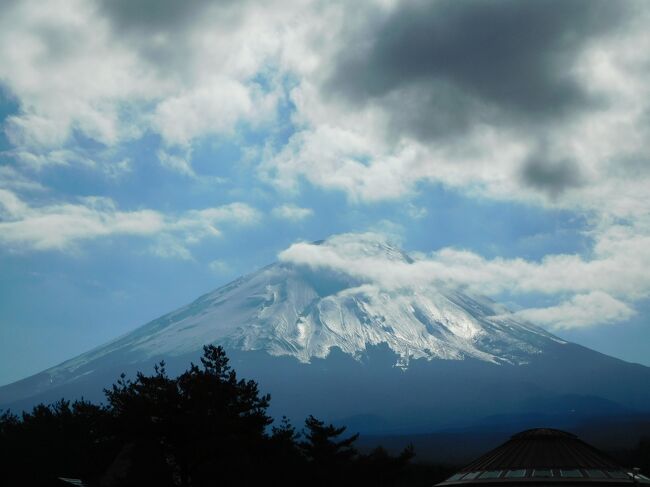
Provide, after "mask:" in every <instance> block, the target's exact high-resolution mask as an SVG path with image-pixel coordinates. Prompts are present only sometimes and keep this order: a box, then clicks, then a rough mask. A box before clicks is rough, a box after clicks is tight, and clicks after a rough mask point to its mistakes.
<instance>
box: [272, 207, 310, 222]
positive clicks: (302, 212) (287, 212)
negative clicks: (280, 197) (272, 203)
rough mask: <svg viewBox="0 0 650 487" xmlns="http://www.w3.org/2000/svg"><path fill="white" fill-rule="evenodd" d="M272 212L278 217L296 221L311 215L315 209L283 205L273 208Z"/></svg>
mask: <svg viewBox="0 0 650 487" xmlns="http://www.w3.org/2000/svg"><path fill="white" fill-rule="evenodd" d="M271 214H272V215H273V216H274V217H276V218H282V219H284V220H290V221H294V222H295V221H300V220H304V219H305V218H309V217H311V216H312V215H313V214H314V210H312V209H311V208H301V207H299V206H296V205H281V206H277V207H275V208H273V210H272V211H271Z"/></svg>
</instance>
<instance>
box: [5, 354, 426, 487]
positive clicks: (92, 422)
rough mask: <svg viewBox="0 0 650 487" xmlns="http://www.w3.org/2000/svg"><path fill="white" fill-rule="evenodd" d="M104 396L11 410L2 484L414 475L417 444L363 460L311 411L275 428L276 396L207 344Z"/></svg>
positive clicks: (399, 478) (401, 478)
mask: <svg viewBox="0 0 650 487" xmlns="http://www.w3.org/2000/svg"><path fill="white" fill-rule="evenodd" d="M105 394H106V399H107V402H106V405H95V404H92V403H89V402H87V401H83V400H82V401H77V402H74V403H70V402H69V401H65V400H63V399H62V400H61V401H59V402H57V403H55V404H52V405H49V406H45V405H39V406H36V407H35V408H34V409H33V410H32V411H31V412H29V413H23V414H22V415H21V416H17V415H15V414H12V413H11V412H5V413H3V414H2V415H1V416H0V471H2V472H3V483H4V482H5V481H6V484H7V485H27V486H31V485H33V486H45V485H52V482H53V481H54V480H55V479H56V478H57V477H71V478H81V479H84V481H85V482H86V483H87V484H89V485H96V486H103V487H112V486H136V485H137V486H141V485H156V486H161V487H165V486H181V487H186V486H187V487H189V486H192V487H195V486H196V487H201V486H207V485H210V486H212V485H222V486H229V485H233V486H234V485H237V486H249V485H250V486H252V485H259V484H261V483H263V484H267V485H269V484H270V485H285V486H293V485H296V486H297V485H304V484H312V485H318V486H328V485H337V486H347V485H350V486H352V485H355V486H363V485H373V486H392V485H407V484H408V482H406V480H405V479H408V478H409V476H411V477H412V476H413V469H412V466H411V465H409V462H410V460H411V458H412V457H413V450H412V448H408V449H406V450H404V452H402V454H401V455H399V456H397V457H393V456H391V455H389V454H388V452H387V451H386V450H384V449H382V448H378V449H376V450H374V451H372V452H370V453H369V454H360V453H359V452H358V451H357V450H356V449H355V448H354V442H355V441H356V439H357V437H358V435H352V436H349V437H346V438H342V437H341V435H343V434H344V432H345V428H344V427H336V426H334V425H331V424H329V425H326V424H325V423H324V422H323V421H320V420H318V419H316V418H314V417H313V416H309V417H308V418H307V420H306V421H305V429H304V431H303V432H301V433H299V432H298V431H297V430H296V428H295V427H294V426H293V425H291V423H290V422H289V421H288V420H287V419H286V418H283V420H282V421H280V423H279V424H277V425H273V426H271V423H272V419H271V418H270V417H269V416H268V414H267V409H268V407H269V401H270V396H268V395H263V394H261V393H260V391H259V389H258V385H257V383H256V382H254V381H251V380H248V381H247V380H243V379H238V378H237V374H236V373H235V371H234V370H232V368H231V367H230V366H229V365H228V358H227V357H226V354H225V352H224V350H223V349H222V348H221V347H216V346H206V347H204V353H203V357H202V358H201V365H200V366H198V365H195V364H191V365H190V368H189V369H188V370H186V371H185V372H184V373H183V374H181V375H180V376H179V377H176V378H171V377H169V376H168V375H167V373H166V371H165V364H164V362H161V363H160V364H159V365H157V366H156V367H155V370H154V373H153V374H152V375H145V374H143V373H138V374H137V376H136V378H135V379H134V380H129V379H127V378H126V377H125V376H124V375H122V376H121V377H120V379H119V380H118V381H117V382H116V383H115V384H114V385H113V386H112V387H111V388H110V389H107V390H105ZM416 477H418V482H416V483H414V484H413V485H415V484H418V483H419V481H421V480H422V479H420V476H417V475H416ZM429 480H431V479H429ZM427 483H430V482H427Z"/></svg>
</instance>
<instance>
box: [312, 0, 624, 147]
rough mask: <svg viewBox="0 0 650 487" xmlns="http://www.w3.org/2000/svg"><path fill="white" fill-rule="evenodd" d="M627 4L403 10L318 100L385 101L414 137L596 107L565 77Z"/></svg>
mask: <svg viewBox="0 0 650 487" xmlns="http://www.w3.org/2000/svg"><path fill="white" fill-rule="evenodd" d="M630 5H631V4H630V3H629V2H612V1H610V0H536V1H521V0H490V1H484V0H438V1H421V2H415V3H406V4H405V5H403V6H402V7H401V8H399V9H396V10H395V12H394V13H393V14H392V15H391V16H390V17H389V18H387V19H386V20H385V21H384V22H383V23H382V24H381V25H379V26H378V28H376V29H374V30H373V29H370V32H368V33H367V35H366V37H365V38H363V39H358V38H357V39H356V42H355V43H353V44H352V46H351V47H350V45H349V44H348V47H347V48H346V51H345V52H343V53H342V54H341V56H340V62H339V64H338V66H336V67H335V69H334V72H333V75H332V77H331V78H330V80H329V81H328V83H327V84H326V86H325V92H326V93H328V94H330V95H332V94H333V95H335V96H337V95H338V96H343V97H344V98H345V99H346V100H347V101H348V102H351V103H367V102H373V103H384V104H385V105H386V107H387V108H388V109H389V113H390V114H391V119H392V122H393V125H394V129H395V130H397V131H402V132H407V133H409V134H411V135H413V136H416V137H418V138H420V139H430V138H436V137H440V136H449V135H452V134H458V133H461V132H463V131H464V130H465V129H466V128H467V127H468V126H471V125H472V124H474V123H477V122H488V123H493V124H520V123H525V124H529V123H535V124H537V123H540V122H541V123H544V122H548V121H549V120H556V119H558V118H562V117H565V116H567V115H570V114H571V113H574V112H575V111H576V110H580V109H581V108H584V107H586V106H589V105H591V104H592V103H596V102H597V100H592V99H590V98H589V96H588V95H587V94H586V92H585V91H584V90H583V89H582V88H581V86H580V85H579V83H578V82H577V81H576V80H575V79H574V78H573V77H572V76H571V70H572V69H573V68H574V66H575V62H576V57H577V54H578V53H579V52H580V50H581V49H582V48H583V47H584V45H585V43H586V42H588V41H589V40H590V39H592V38H594V37H597V36H600V35H603V34H606V33H607V32H608V31H611V30H612V29H614V28H616V27H617V26H620V25H621V22H622V20H624V19H625V18H626V17H627V16H628V12H627V11H628V10H629V6H630Z"/></svg>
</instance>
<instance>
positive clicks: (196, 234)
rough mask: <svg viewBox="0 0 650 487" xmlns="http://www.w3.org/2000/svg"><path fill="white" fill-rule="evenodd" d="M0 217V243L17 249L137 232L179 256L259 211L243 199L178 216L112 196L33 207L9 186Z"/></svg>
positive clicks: (156, 248) (65, 246) (66, 245)
mask: <svg viewBox="0 0 650 487" xmlns="http://www.w3.org/2000/svg"><path fill="white" fill-rule="evenodd" d="M0 216H2V220H0V244H2V245H3V246H5V247H7V248H10V249H12V250H16V251H24V250H63V251H67V250H74V249H75V248H76V246H77V245H78V244H79V243H81V242H83V241H89V240H95V239H99V238H102V237H109V236H139V237H148V238H155V239H157V241H156V243H155V244H154V245H153V246H152V250H153V252H154V253H155V254H157V255H160V256H164V257H181V258H189V257H190V255H191V254H190V253H189V250H187V245H192V244H196V243H198V242H200V241H201V240H203V239H204V238H208V237H218V236H220V235H221V229H220V226H221V225H223V224H235V225H250V224H252V223H255V222H256V221H257V220H258V218H259V216H258V212H257V210H255V209H254V208H252V207H250V206H248V205H246V204H244V203H231V204H228V205H223V206H219V207H214V208H205V209H201V210H191V211H186V212H184V213H182V214H180V215H169V214H163V213H160V212H158V211H154V210H149V209H143V210H133V211H121V210H119V209H118V208H117V206H116V205H115V203H114V202H113V201H112V200H110V199H108V198H97V197H89V198H81V199H80V200H79V201H78V202H77V203H56V204H50V205H43V206H37V207H35V206H30V205H28V204H27V203H25V202H24V201H22V200H21V199H20V198H19V197H18V196H17V195H16V194H14V193H13V192H11V191H8V190H0Z"/></svg>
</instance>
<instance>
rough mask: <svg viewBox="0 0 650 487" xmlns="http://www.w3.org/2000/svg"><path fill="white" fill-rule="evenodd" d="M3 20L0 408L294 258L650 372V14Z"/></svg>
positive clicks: (13, 6) (589, 2)
mask: <svg viewBox="0 0 650 487" xmlns="http://www.w3.org/2000/svg"><path fill="white" fill-rule="evenodd" d="M0 9H1V12H2V15H0V384H5V383H9V382H12V381H15V380H18V379H20V378H23V377H26V376H28V375H30V374H33V373H36V372H39V371H41V370H43V369H45V368H47V367H49V366H52V365H55V364H57V363H60V362H62V361H63V360H66V359H68V358H71V357H72V356H74V355H76V354H79V353H82V352H84V351H87V350H88V349H90V348H92V347H95V346H98V345H101V344H102V343H104V342H106V341H108V340H110V339H112V338H114V337H116V336H119V335H121V334H124V333H126V332H128V331H129V330H132V329H133V328H135V327H137V326H138V325H141V324H144V323H145V322H147V321H148V320H151V319H154V318H156V317H158V316H160V315H162V314H164V313H166V312H168V311H171V310H173V309H175V308H177V307H179V306H181V305H184V304H186V303H188V302H190V301H192V300H193V299H195V298H196V297H198V296H199V295H201V294H203V293H205V292H208V291H210V290H212V289H214V288H216V287H218V286H220V285H223V284H225V283H227V282H229V281H230V280H232V279H234V278H236V277H238V276H240V275H242V274H246V273H249V272H252V271H254V270H256V269H257V268H259V267H261V266H263V265H266V264H268V263H271V262H273V261H275V260H277V259H278V258H282V259H289V260H291V259H293V260H296V261H300V262H307V263H314V262H316V263H318V265H325V266H330V267H333V268H337V269H345V270H346V271H348V272H354V273H355V274H356V275H357V276H360V277H363V278H364V279H367V280H368V281H372V282H373V283H376V284H378V285H382V286H387V285H394V282H392V281H391V278H392V277H393V276H395V275H396V274H395V273H397V275H399V279H402V280H406V281H409V282H410V281H418V280H423V281H427V282H429V281H431V282H441V283H443V284H444V285H446V286H458V287H460V288H463V289H469V290H471V291H472V292H476V293H480V294H484V295H487V296H489V297H491V298H493V299H495V300H497V301H500V302H503V303H505V304H506V305H507V306H509V307H510V308H511V309H512V310H513V311H514V312H516V313H517V314H518V315H519V316H520V317H521V318H523V319H527V320H530V321H532V322H534V323H536V324H538V325H540V326H542V327H544V328H546V329H548V330H550V331H551V332H553V333H555V334H557V335H559V336H560V337H563V338H565V339H568V340H571V341H575V342H577V343H580V344H583V345H585V346H589V347H591V348H594V349H596V350H598V351H601V352H603V353H607V354H611V355H613V356H616V357H619V358H622V359H624V360H628V361H632V362H638V363H643V364H645V365H650V353H648V345H649V344H650V320H649V319H648V311H650V272H649V269H650V197H648V195H649V194H650V149H649V148H650V144H648V141H649V140H650V96H649V95H650V31H649V30H648V29H647V25H649V22H650V4H649V3H648V2H644V1H642V0H639V1H636V0H620V1H617V2H612V1H610V0H539V1H535V2H523V1H518V0H492V1H482V0H427V1H424V0H409V1H405V0H358V1H354V2H349V1H337V0H331V1H327V2H324V1H320V0H266V1H264V2H261V1H257V2H256V1H253V0H240V1H232V0H217V1H208V0H187V1H183V2H180V1H175V0H50V1H48V2H41V1H34V0H20V1H18V0H0ZM339 234H347V237H346V238H352V239H354V238H358V239H364V238H370V237H368V236H369V235H370V236H372V237H371V238H373V239H382V240H386V241H389V242H392V243H394V244H396V245H399V246H400V247H402V248H403V249H405V250H406V251H408V252H409V253H411V255H412V256H414V258H415V262H414V264H413V265H412V266H407V268H404V269H393V268H391V266H390V262H384V261H381V259H379V260H377V261H376V262H365V263H364V264H365V265H360V263H359V262H358V261H357V260H356V259H355V256H354V255H353V254H350V255H344V254H341V255H336V256H326V255H322V254H319V252H318V251H315V250H314V246H312V245H310V244H309V242H313V241H315V240H320V239H323V238H328V237H330V236H333V235H339Z"/></svg>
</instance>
